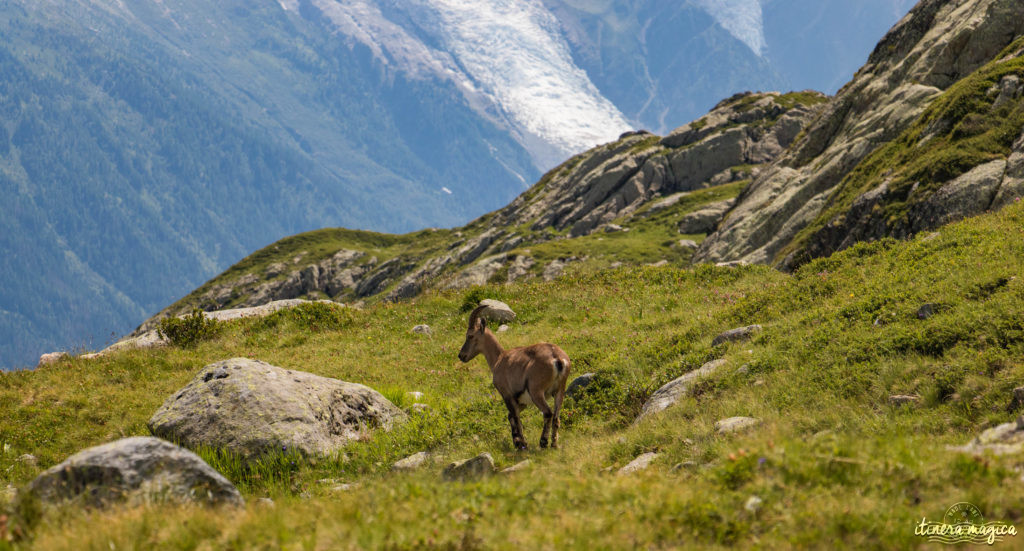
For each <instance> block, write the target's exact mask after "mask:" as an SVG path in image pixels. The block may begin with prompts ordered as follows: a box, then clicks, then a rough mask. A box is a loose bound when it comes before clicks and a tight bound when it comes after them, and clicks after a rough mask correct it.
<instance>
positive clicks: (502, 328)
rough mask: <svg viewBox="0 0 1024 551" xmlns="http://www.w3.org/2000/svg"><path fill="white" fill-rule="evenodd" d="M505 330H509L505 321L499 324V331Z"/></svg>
mask: <svg viewBox="0 0 1024 551" xmlns="http://www.w3.org/2000/svg"><path fill="white" fill-rule="evenodd" d="M505 331H508V325H506V324H504V323H503V324H501V325H499V326H498V332H499V333H504V332H505Z"/></svg>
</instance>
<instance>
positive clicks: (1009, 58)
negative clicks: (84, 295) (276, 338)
mask: <svg viewBox="0 0 1024 551" xmlns="http://www.w3.org/2000/svg"><path fill="white" fill-rule="evenodd" d="M1014 9H1015V4H1014V2H1011V1H1010V0H979V1H976V2H972V3H967V4H957V3H948V2H942V1H939V0H933V1H930V2H921V3H920V4H918V5H917V6H916V7H915V8H914V10H912V11H911V13H910V14H909V15H908V16H907V17H906V18H904V19H903V20H902V21H900V23H899V24H897V25H896V26H895V27H893V29H892V30H890V31H889V33H887V34H886V35H885V37H884V38H883V39H882V41H881V42H880V43H879V44H878V46H877V47H876V48H875V50H874V52H873V53H872V54H871V55H870V56H869V58H868V62H867V64H866V65H865V66H864V67H862V68H861V69H860V71H858V72H857V74H856V75H855V76H854V79H853V80H852V81H851V82H850V83H848V84H847V85H845V86H844V87H843V88H842V90H840V92H839V93H838V94H837V95H836V96H834V97H831V98H828V97H826V96H823V95H821V94H817V93H813V92H801V93H789V94H782V95H780V94H777V93H769V94H750V93H748V94H737V95H735V96H733V97H730V98H728V99H726V100H723V101H722V102H720V103H719V104H718V105H716V106H715V108H714V109H712V110H711V111H710V112H709V113H708V114H706V115H705V116H703V117H701V118H699V119H697V120H695V121H693V122H691V123H689V124H686V125H684V126H682V127H680V128H677V129H675V130H674V131H672V132H670V133H669V134H668V135H666V136H664V137H658V136H655V135H653V134H650V133H647V132H630V133H626V134H624V135H623V136H622V137H620V139H619V140H617V141H615V142H612V143H610V144H606V145H603V146H599V147H597V148H594V149H591V150H589V151H587V152H585V153H582V154H579V155H576V156H574V157H572V158H570V159H569V160H567V161H566V162H564V163H563V164H562V165H560V166H558V167H556V168H555V169H553V170H551V171H550V172H548V173H547V174H546V175H545V176H544V177H542V178H541V179H540V181H539V182H538V183H537V184H535V185H534V186H533V187H532V188H531V189H530V190H528V191H526V192H525V193H523V194H522V195H520V196H519V197H518V198H517V199H516V200H515V201H513V202H512V203H510V204H509V205H508V206H507V207H505V208H503V209H500V210H498V211H495V212H493V213H491V214H488V215H485V216H483V217H481V218H479V219H477V220H475V221H474V222H472V223H470V224H469V225H467V226H464V227H461V228H457V229H455V230H453V231H430V232H420V233H416V234H408V235H404V236H387V235H371V234H365V233H363V234H360V233H357V232H350V231H345V230H323V231H321V232H313V233H309V234H303V235H300V236H295V237H293V238H289V239H287V240H284V241H281V242H279V243H277V244H275V245H273V246H271V247H268V248H265V249H263V250H260V251H258V252H256V253H254V254H253V255H251V256H250V257H248V258H246V259H244V260H243V261H242V262H240V263H239V264H237V265H235V266H234V267H232V268H231V269H230V270H228V271H227V272H225V273H224V274H221V275H220V276H218V277H217V278H214V279H213V280H211V281H209V282H208V283H207V284H205V285H204V286H202V287H200V288H199V289H197V290H196V291H194V292H193V293H191V294H189V295H188V296H186V297H185V298H183V299H182V300H180V301H178V302H176V303H175V304H173V305H171V306H170V307H168V308H166V309H165V310H164V311H162V312H161V313H160V314H159V315H158V316H156V317H154V318H152V319H150V320H149V321H147V322H146V323H145V324H143V325H142V326H141V327H140V328H139V329H138V330H137V331H136V333H135V336H139V335H141V334H143V333H145V332H147V331H150V330H152V329H153V328H154V326H155V323H156V322H157V320H158V319H160V318H162V317H166V316H170V315H181V314H183V313H185V312H188V311H189V310H191V309H192V308H195V307H199V308H202V309H207V310H216V309H222V308H226V307H236V306H253V305H257V304H263V303H266V302H268V301H271V300H280V299H291V298H300V297H302V298H329V299H333V300H338V301H353V300H363V299H366V298H372V297H376V298H385V299H388V300H397V299H403V298H409V297H413V296H416V295H417V294H419V293H421V292H423V291H424V290H428V289H434V290H442V289H451V288H465V287H469V286H472V285H482V284H486V283H496V282H508V283H513V282H516V281H519V280H522V279H529V278H531V277H541V278H544V279H551V278H553V277H556V276H557V275H559V274H561V273H562V271H563V270H565V268H566V266H568V265H575V266H576V268H577V269H594V268H600V267H606V266H611V265H617V264H621V263H631V264H637V263H659V262H661V263H673V264H677V265H686V264H689V263H702V262H703V263H706V262H714V263H719V264H728V265H734V264H746V263H761V264H775V265H778V266H780V267H782V268H785V269H793V268H795V267H797V266H799V265H800V264H802V263H805V262H807V261H808V260H810V259H813V258H816V257H820V256H826V255H829V254H831V253H833V252H835V251H838V250H842V249H844V248H847V247H849V246H851V245H853V244H855V243H857V242H860V241H871V240H877V239H881V238H885V237H897V238H907V237H910V236H913V235H914V234H916V233H918V232H921V231H925V230H931V229H935V228H937V227H939V226H942V225H944V224H947V223H950V222H953V221H956V220H960V219H962V218H965V217H969V216H973V215H976V214H980V213H982V212H985V211H987V210H990V209H999V208H1002V207H1003V206H1005V205H1006V204H1008V203H1010V202H1013V201H1016V200H1019V198H1020V197H1021V196H1022V195H1024V23H1022V22H1021V20H1019V18H1015V17H1013V16H1012V14H1013V13H1014ZM681 237H682V238H686V240H684V241H680V238H681Z"/></svg>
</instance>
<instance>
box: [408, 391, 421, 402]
mask: <svg viewBox="0 0 1024 551" xmlns="http://www.w3.org/2000/svg"><path fill="white" fill-rule="evenodd" d="M405 395H406V397H408V398H412V399H413V400H422V399H423V393H422V392H420V391H418V390H414V391H412V392H406V393H405Z"/></svg>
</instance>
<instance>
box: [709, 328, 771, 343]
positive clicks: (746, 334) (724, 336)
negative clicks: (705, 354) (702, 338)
mask: <svg viewBox="0 0 1024 551" xmlns="http://www.w3.org/2000/svg"><path fill="white" fill-rule="evenodd" d="M760 331H761V326H760V325H757V324H754V325H748V326H746V327H737V328H735V329H730V330H728V331H725V332H723V333H719V334H718V336H716V337H715V338H714V339H712V340H711V346H712V347H714V346H718V345H720V344H722V343H726V342H743V341H749V340H750V339H751V338H752V337H753V336H754V335H755V334H757V333H759V332H760Z"/></svg>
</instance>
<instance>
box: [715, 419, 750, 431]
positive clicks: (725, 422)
mask: <svg viewBox="0 0 1024 551" xmlns="http://www.w3.org/2000/svg"><path fill="white" fill-rule="evenodd" d="M760 424H761V420H760V419H757V418H756V417H729V418H727V419H722V420H720V421H718V422H716V423H715V432H717V433H718V434H730V433H734V432H739V431H742V430H746V429H749V428H751V427H756V426H757V425H760Z"/></svg>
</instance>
